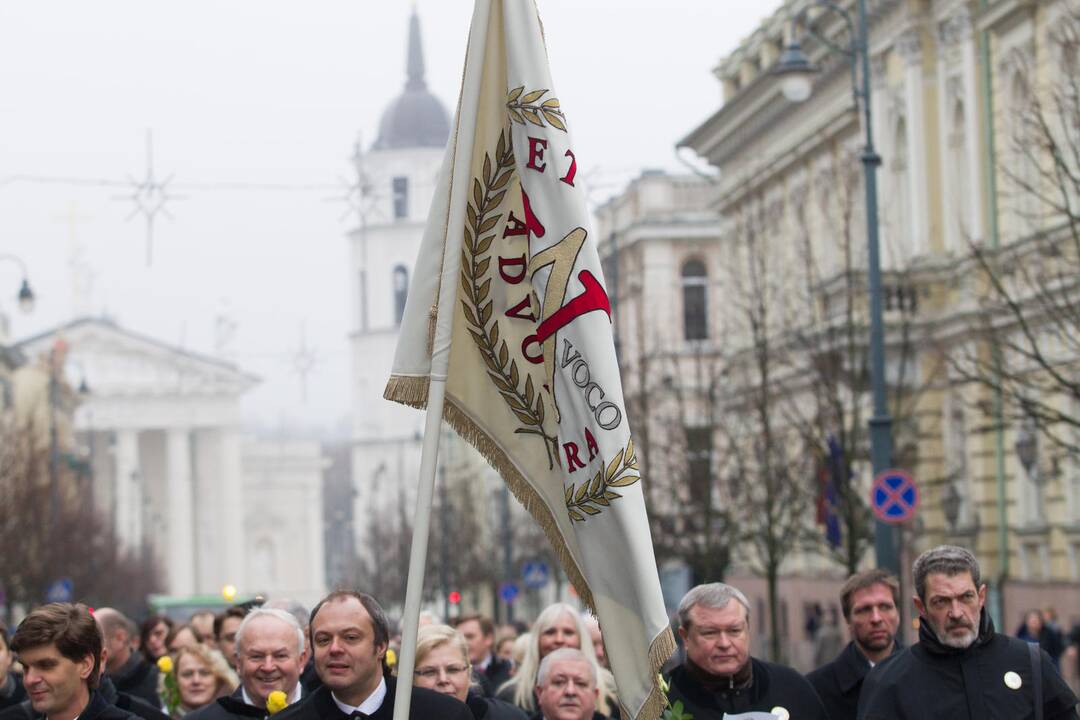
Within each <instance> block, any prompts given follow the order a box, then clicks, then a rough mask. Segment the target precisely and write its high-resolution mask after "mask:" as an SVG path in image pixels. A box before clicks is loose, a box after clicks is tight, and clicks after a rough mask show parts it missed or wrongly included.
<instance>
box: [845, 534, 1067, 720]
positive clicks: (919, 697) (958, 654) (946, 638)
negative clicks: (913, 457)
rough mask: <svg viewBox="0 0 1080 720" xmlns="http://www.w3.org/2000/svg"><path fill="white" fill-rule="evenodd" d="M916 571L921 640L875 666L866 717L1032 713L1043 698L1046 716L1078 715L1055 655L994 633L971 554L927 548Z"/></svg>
mask: <svg viewBox="0 0 1080 720" xmlns="http://www.w3.org/2000/svg"><path fill="white" fill-rule="evenodd" d="M912 574H913V575H914V580H915V598H914V601H915V609H916V610H917V611H918V613H919V642H918V644H916V645H914V646H912V647H910V648H906V649H904V650H901V651H900V652H898V653H896V654H894V655H893V656H892V657H890V658H889V659H888V660H886V661H885V662H883V663H882V664H880V665H878V666H877V667H875V668H874V669H873V670H871V671H870V674H869V675H868V676H867V677H866V680H865V682H864V683H863V690H862V696H861V697H860V698H859V713H858V718H859V720H939V719H940V720H946V719H947V720H1013V719H1015V718H1030V717H1034V714H1033V708H1034V707H1035V704H1036V702H1037V701H1036V697H1041V700H1039V701H1038V702H1041V704H1042V710H1043V712H1042V717H1043V718H1044V720H1076V709H1075V708H1076V696H1075V695H1074V694H1073V692H1072V690H1070V689H1069V687H1068V686H1067V685H1066V684H1065V682H1064V681H1063V680H1062V678H1061V675H1060V674H1058V672H1057V670H1056V669H1054V665H1053V663H1052V662H1051V661H1050V658H1049V656H1047V654H1046V653H1045V652H1043V651H1041V650H1039V649H1038V647H1037V646H1029V645H1028V644H1027V643H1025V642H1023V641H1022V640H1017V639H1016V638H1010V637H1008V636H1007V635H1001V634H998V633H996V632H994V624H993V622H992V621H991V620H990V616H989V615H988V614H987V613H986V609H985V604H986V585H984V584H980V574H979V563H978V562H977V561H976V560H975V557H974V556H973V555H972V554H971V553H970V552H968V551H967V550H965V549H964V548H960V547H955V546H950V545H942V546H940V547H936V548H934V549H932V550H928V551H926V552H925V553H923V554H922V555H920V556H919V558H918V559H917V560H916V561H915V565H914V568H913V570H912ZM1036 663H1037V664H1036ZM1036 674H1037V675H1039V676H1040V677H1041V681H1039V682H1038V683H1037V682H1036V680H1035V676H1036Z"/></svg>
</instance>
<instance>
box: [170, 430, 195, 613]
mask: <svg viewBox="0 0 1080 720" xmlns="http://www.w3.org/2000/svg"><path fill="white" fill-rule="evenodd" d="M165 444H166V447H165V457H166V477H165V486H166V497H167V500H168V507H167V508H166V515H167V517H168V528H169V532H168V549H167V550H166V552H165V558H166V563H167V567H166V573H167V574H168V578H169V593H171V594H173V595H190V594H192V593H193V592H195V562H194V560H195V537H194V532H193V527H194V517H193V512H194V506H193V503H192V487H191V432H190V430H189V429H188V428H170V429H169V430H167V431H166V441H165Z"/></svg>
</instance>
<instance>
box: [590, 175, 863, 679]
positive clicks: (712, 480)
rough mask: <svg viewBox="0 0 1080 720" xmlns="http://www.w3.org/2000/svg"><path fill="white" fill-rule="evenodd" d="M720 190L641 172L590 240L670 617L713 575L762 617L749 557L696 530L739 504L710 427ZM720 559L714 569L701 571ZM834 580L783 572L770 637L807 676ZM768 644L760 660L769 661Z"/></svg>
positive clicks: (792, 565)
mask: <svg viewBox="0 0 1080 720" xmlns="http://www.w3.org/2000/svg"><path fill="white" fill-rule="evenodd" d="M719 189H720V186H719V184H718V179H717V178H716V177H705V176H695V175H670V174H666V173H664V172H661V171H653V170H647V171H645V172H644V173H642V175H641V176H640V177H638V178H637V179H635V180H633V181H632V182H631V183H630V184H629V186H628V187H627V188H626V190H625V191H623V192H622V193H621V194H619V195H618V196H616V197H614V198H612V199H611V200H609V201H608V202H607V203H605V204H604V205H602V206H601V207H600V208H599V209H598V210H597V213H596V220H597V225H596V229H597V233H598V237H599V238H600V244H599V250H600V255H601V258H602V260H603V263H604V277H605V280H606V283H607V288H608V295H609V298H610V299H611V304H612V314H613V322H614V324H615V330H616V343H617V348H618V355H619V365H620V368H621V370H622V379H623V390H624V393H625V397H626V403H627V407H628V408H629V409H630V412H631V420H632V421H633V423H634V424H633V431H634V436H635V444H636V447H637V448H638V453H639V455H640V457H641V458H642V462H643V463H644V467H645V468H646V477H647V478H648V483H647V485H646V492H647V493H648V500H649V513H650V521H651V523H652V525H653V544H654V547H655V549H656V554H657V561H658V563H659V565H660V577H661V585H662V588H663V591H664V600H665V604H666V605H667V607H668V608H669V610H670V611H671V612H674V610H675V608H676V607H677V606H678V603H679V600H680V599H681V598H682V596H683V595H684V594H685V592H686V591H687V590H689V589H690V587H691V586H692V585H694V584H697V583H700V582H708V581H712V580H715V579H717V577H719V576H720V575H721V574H722V575H723V577H724V578H725V580H726V581H728V582H731V583H733V584H735V585H737V586H738V587H739V588H740V589H742V590H743V591H744V592H745V593H746V594H747V596H748V598H749V599H750V601H751V604H752V606H753V612H754V614H755V616H756V617H760V618H768V613H767V611H766V603H767V597H768V594H767V588H766V587H765V583H764V581H763V580H762V579H761V578H759V577H754V575H753V567H752V563H751V562H750V560H751V558H749V557H748V555H747V549H746V548H745V547H744V546H741V545H739V544H737V543H730V540H731V537H730V536H722V535H721V534H720V533H719V531H718V525H717V524H716V522H712V523H709V522H699V521H701V520H702V519H703V518H706V517H707V514H708V513H709V512H710V511H715V512H716V513H717V516H718V517H717V519H719V514H720V512H722V511H723V510H724V509H725V508H728V509H730V507H731V506H732V505H733V504H734V503H736V502H737V500H736V499H735V498H733V497H732V493H731V487H730V483H729V482H728V479H727V476H726V475H725V474H724V462H723V459H724V448H723V440H722V437H720V436H721V435H722V433H720V432H719V430H718V426H719V425H720V424H721V423H720V421H719V419H718V417H717V415H719V414H720V413H723V412H727V404H726V397H727V393H728V391H729V390H730V388H729V387H728V386H727V383H726V380H725V378H724V377H723V376H722V374H721V372H720V371H721V369H722V368H723V367H724V365H725V363H726V355H725V351H726V345H727V343H728V340H729V337H728V334H727V328H726V327H725V325H724V306H725V303H727V302H729V301H730V298H729V297H727V296H726V295H725V287H724V283H723V282H722V280H721V279H722V278H723V277H724V274H725V267H726V266H727V265H728V264H729V263H730V254H729V253H728V252H726V250H725V242H724V235H723V229H722V228H723V225H722V222H721V218H720V216H719V214H718V213H717V211H716V209H715V204H716V202H717V199H718V197H719V195H718V192H719ZM710 535H711V537H709V536H710ZM725 546H726V547H725ZM726 552H730V553H731V556H730V558H729V559H728V560H727V561H726V562H725V563H724V566H723V567H720V565H719V564H716V563H713V564H710V563H709V562H708V558H709V556H710V555H711V556H712V557H713V558H714V559H715V558H716V557H717V556H718V555H720V554H721V553H726ZM842 577H843V574H842V569H841V568H839V567H838V566H836V565H835V564H834V563H832V562H830V561H828V560H826V559H825V558H824V557H822V556H821V555H817V554H814V553H796V554H794V555H793V556H792V557H790V558H789V559H788V560H787V561H786V562H785V564H784V568H783V580H782V584H781V589H782V593H781V599H780V601H779V607H778V616H779V617H778V628H777V631H778V633H779V636H780V638H781V645H782V653H783V655H784V657H785V659H786V660H787V661H788V662H790V663H793V664H794V665H796V666H798V667H800V668H805V669H809V668H811V667H812V663H813V659H812V658H813V647H812V644H811V642H810V640H809V638H808V637H807V636H806V635H805V634H804V632H803V628H804V625H805V623H806V619H807V617H808V613H810V612H812V611H813V608H814V606H815V605H816V606H819V607H821V608H829V607H833V606H837V603H838V600H837V598H836V588H837V586H838V583H839V582H840V580H841V578H842ZM763 622H766V623H767V621H764V620H763ZM766 645H767V643H765V642H764V641H763V642H762V647H761V648H760V650H759V651H758V652H766V653H767V652H769V651H768V648H767V647H766Z"/></svg>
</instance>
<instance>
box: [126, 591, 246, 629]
mask: <svg viewBox="0 0 1080 720" xmlns="http://www.w3.org/2000/svg"><path fill="white" fill-rule="evenodd" d="M146 602H147V605H149V606H150V612H151V613H152V614H154V615H164V616H165V617H167V618H169V619H170V620H172V621H174V622H180V623H185V622H187V621H188V619H190V618H191V616H192V615H194V614H195V613H197V612H199V611H200V610H209V611H210V612H212V613H214V614H215V615H217V614H218V613H219V612H221V611H222V610H224V609H225V608H227V607H230V606H232V605H257V604H260V603H261V602H262V598H261V597H259V596H258V595H237V596H236V597H234V598H233V599H232V600H231V601H229V600H226V599H225V598H224V597H222V596H221V595H212V594H206V595H186V596H178V595H150V596H149V597H148V598H147V599H146Z"/></svg>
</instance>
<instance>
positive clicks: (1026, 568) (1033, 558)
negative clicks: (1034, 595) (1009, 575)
mask: <svg viewBox="0 0 1080 720" xmlns="http://www.w3.org/2000/svg"><path fill="white" fill-rule="evenodd" d="M1020 570H1021V572H1022V573H1023V577H1024V579H1025V580H1049V579H1050V552H1049V550H1048V548H1047V547H1046V543H1042V542H1027V543H1024V544H1023V545H1021V546H1020Z"/></svg>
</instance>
